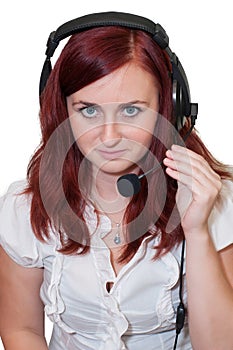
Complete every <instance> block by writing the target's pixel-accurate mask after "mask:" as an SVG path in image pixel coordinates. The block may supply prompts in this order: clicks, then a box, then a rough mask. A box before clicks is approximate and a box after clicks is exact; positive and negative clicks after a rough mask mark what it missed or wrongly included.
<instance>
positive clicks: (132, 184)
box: [117, 174, 141, 197]
mask: <svg viewBox="0 0 233 350" xmlns="http://www.w3.org/2000/svg"><path fill="white" fill-rule="evenodd" d="M117 188H118V191H119V193H120V194H121V195H122V196H123V197H132V196H133V195H135V194H137V193H138V192H139V191H140V188H141V183H140V180H139V178H138V176H137V175H136V174H126V175H123V176H121V177H120V178H119V179H118V180H117Z"/></svg>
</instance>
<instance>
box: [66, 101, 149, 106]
mask: <svg viewBox="0 0 233 350" xmlns="http://www.w3.org/2000/svg"><path fill="white" fill-rule="evenodd" d="M110 103H111V102H110ZM112 103H117V102H112ZM79 104H82V105H84V106H87V107H90V106H100V105H99V104H98V103H95V102H89V101H82V100H80V101H76V102H73V103H72V106H75V105H79ZM103 104H108V103H103ZM133 104H144V105H146V106H147V107H148V106H149V103H148V102H147V101H142V100H134V101H129V102H124V103H121V104H120V105H119V106H120V107H124V106H127V105H133Z"/></svg>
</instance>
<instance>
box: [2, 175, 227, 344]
mask: <svg viewBox="0 0 233 350" xmlns="http://www.w3.org/2000/svg"><path fill="white" fill-rule="evenodd" d="M25 186H26V181H24V180H23V181H18V182H15V183H13V184H12V185H11V186H10V187H9V189H8V191H7V193H6V194H5V196H3V197H2V198H1V199H0V244H1V245H2V247H3V248H4V250H5V251H6V252H7V253H8V255H9V256H10V257H11V258H12V259H13V260H14V261H15V262H16V263H18V264H20V265H22V266H25V267H38V268H44V280H43V283H42V285H41V288H40V297H41V299H42V301H43V303H44V305H45V308H44V309H45V312H46V314H47V316H48V317H49V319H50V320H51V321H52V322H53V323H54V326H53V332H52V337H51V340H50V343H49V349H50V350H75V349H77V350H96V349H98V350H124V349H128V350H142V349H146V350H156V349H157V350H161V349H163V350H171V349H172V347H173V343H174V338H175V319H176V315H175V310H176V308H177V305H178V303H179V295H178V292H179V283H178V282H179V270H180V253H181V246H179V247H178V248H174V249H173V250H172V251H170V252H169V253H167V254H166V255H165V256H163V257H161V258H159V259H158V260H156V261H152V257H153V256H154V253H155V250H154V249H153V246H154V245H155V243H156V241H157V239H158V238H157V239H154V240H153V241H148V237H147V238H145V239H144V240H143V242H142V244H141V246H140V247H139V249H138V251H137V253H136V254H135V255H134V257H133V258H132V259H131V260H130V261H129V262H128V263H127V264H126V265H125V266H124V267H123V268H122V269H121V270H120V272H119V274H118V275H117V276H116V275H115V273H114V270H113V268H112V265H111V262H110V252H109V249H108V248H107V246H106V245H105V243H104V241H103V240H102V238H103V237H104V236H105V235H106V234H107V233H108V232H109V231H110V230H111V223H110V221H109V219H108V218H107V217H106V216H101V218H100V226H99V228H98V229H97V230H96V231H95V228H96V224H97V222H96V215H95V213H94V210H93V208H92V207H89V206H88V207H87V208H86V213H85V220H86V222H87V225H88V227H89V230H90V233H91V249H90V252H89V253H88V254H86V255H77V256H65V255H62V254H61V253H58V252H57V251H56V249H58V248H60V247H61V244H60V240H59V236H58V234H57V233H54V232H52V231H51V239H49V240H47V242H46V243H42V242H40V241H39V240H38V239H37V238H36V237H35V236H34V233H33V231H32V228H31V224H30V196H26V195H21V196H16V195H15V194H16V193H19V192H20V191H22V190H23V189H24V188H25ZM209 228H210V232H211V235H212V237H213V241H214V244H215V247H216V249H217V250H220V249H222V248H224V247H226V246H228V245H230V244H232V243H233V183H232V182H231V181H228V180H224V181H223V189H222V195H221V198H220V200H219V201H218V202H217V204H216V206H215V207H214V209H213V211H212V213H211V216H210V219H209ZM184 275H185V271H184ZM107 282H113V283H114V284H113V287H112V289H111V291H110V292H108V291H107V289H106V284H107ZM184 302H185V304H186V303H187V298H186V287H185V276H184ZM190 349H192V346H191V343H190V338H189V334H188V327H187V320H186V322H185V327H184V329H183V330H182V331H181V334H180V336H179V340H178V346H177V350H190Z"/></svg>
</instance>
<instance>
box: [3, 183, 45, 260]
mask: <svg viewBox="0 0 233 350" xmlns="http://www.w3.org/2000/svg"><path fill="white" fill-rule="evenodd" d="M26 186H27V181H26V180H22V181H16V182H14V183H12V184H11V185H10V186H9V188H8V190H7V192H6V193H5V194H4V196H2V197H1V198H0V245H1V246H2V247H3V249H4V250H5V251H6V252H7V254H8V255H9V256H10V257H11V258H12V259H13V260H14V261H15V262H17V263H19V264H20V265H23V266H28V267H42V261H41V260H40V252H39V250H40V245H39V241H38V240H37V239H36V237H35V235H34V232H33V231H32V227H31V224H30V208H31V205H30V203H31V196H29V195H26V194H22V192H23V191H24V190H25V188H26Z"/></svg>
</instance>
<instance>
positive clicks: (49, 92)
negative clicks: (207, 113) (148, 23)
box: [24, 26, 232, 262]
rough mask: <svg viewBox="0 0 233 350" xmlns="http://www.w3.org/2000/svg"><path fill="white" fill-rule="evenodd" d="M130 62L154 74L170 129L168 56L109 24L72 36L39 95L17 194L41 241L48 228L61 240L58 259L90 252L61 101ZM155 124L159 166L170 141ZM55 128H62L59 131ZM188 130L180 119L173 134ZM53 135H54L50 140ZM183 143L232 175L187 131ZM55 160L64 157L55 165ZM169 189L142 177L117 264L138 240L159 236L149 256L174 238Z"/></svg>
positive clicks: (172, 186)
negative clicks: (35, 139) (33, 146)
mask: <svg viewBox="0 0 233 350" xmlns="http://www.w3.org/2000/svg"><path fill="white" fill-rule="evenodd" d="M130 62H133V63H136V64H137V65H138V66H140V67H141V68H143V69H144V70H146V71H147V72H149V73H150V74H152V75H153V76H154V78H155V80H156V84H157V87H158V88H159V96H160V97H159V113H160V115H162V116H163V120H166V121H167V125H170V124H172V125H174V123H175V121H174V117H173V103H172V83H171V65H170V61H169V58H168V56H167V54H166V52H165V51H163V50H162V49H161V48H160V47H159V46H158V45H157V44H156V43H155V42H154V41H153V39H152V38H151V37H150V36H149V35H148V34H146V33H145V32H143V31H140V30H131V29H128V28H123V27H117V26H109V27H102V28H95V29H90V30H87V31H83V32H81V33H78V34H75V35H73V36H72V37H71V38H70V39H69V41H68V42H67V44H66V46H65V47H64V49H63V50H62V53H61V54H60V57H59V58H58V60H57V62H56V64H55V66H54V68H53V70H52V72H51V75H50V77H49V80H48V82H47V85H46V88H45V90H44V92H43V94H42V96H41V109H40V123H41V133H42V137H41V142H40V145H39V147H38V148H37V150H36V151H35V153H34V154H33V156H32V158H31V160H30V162H29V165H28V169H27V180H28V185H27V188H26V189H25V191H24V193H26V194H31V199H32V200H31V225H32V228H33V231H34V233H35V235H36V237H37V238H38V239H39V240H41V241H42V242H45V241H46V238H49V237H50V235H51V234H52V232H53V233H54V232H55V231H56V232H57V233H59V237H60V240H61V242H62V247H61V249H60V250H59V251H60V252H61V253H63V254H67V255H74V254H85V253H87V252H88V251H89V249H90V233H89V230H88V227H87V225H86V223H85V215H84V213H85V207H86V205H87V204H88V198H87V197H86V196H85V194H84V192H83V191H82V189H81V188H80V181H79V179H80V176H79V175H80V174H79V172H80V167H81V163H82V162H83V160H84V157H83V155H82V153H81V152H80V150H79V149H78V146H77V144H76V142H75V140H74V136H73V133H72V130H71V127H70V124H69V123H68V122H66V121H67V120H68V113H67V106H66V97H67V96H69V95H71V94H73V93H75V92H76V91H78V90H80V89H82V88H83V87H85V86H87V85H88V84H91V83H93V82H95V81H97V80H98V79H100V78H102V77H104V76H106V75H108V74H110V73H112V72H113V71H114V70H116V69H118V68H120V67H122V66H123V65H125V64H126V63H130ZM157 124H158V125H156V128H157V130H159V135H160V137H156V135H155V136H153V139H152V143H151V146H150V154H152V155H154V158H156V159H157V160H158V162H160V161H162V159H163V158H164V157H165V152H166V149H167V144H170V145H171V144H172V143H173V142H174V140H173V136H172V132H170V131H169V128H167V127H166V123H164V122H163V123H157ZM61 125H62V126H63V127H62V128H59V127H61ZM189 127H190V122H189V121H188V120H187V121H186V124H185V126H184V128H183V129H182V130H181V132H180V136H181V137H182V136H184V135H185V134H186V133H187V131H188V130H189ZM170 130H171V128H170ZM55 133H56V138H53V136H54V134H55ZM51 139H53V142H52V143H51ZM49 143H50V148H49V147H48V145H49ZM165 145H166V146H165ZM186 146H187V147H188V148H189V149H191V150H193V151H195V152H196V153H198V154H200V155H202V156H203V157H204V158H205V159H206V160H207V161H208V163H209V164H210V166H211V167H212V168H213V169H214V171H216V172H217V173H218V174H219V175H220V176H221V177H222V178H232V175H231V172H230V168H228V167H227V166H225V165H223V164H222V163H220V162H219V161H217V160H216V159H215V158H214V157H213V156H212V155H211V153H210V152H209V151H208V149H207V148H206V147H205V145H204V144H203V142H202V141H201V139H200V138H199V137H198V134H197V131H196V130H195V129H194V130H193V131H192V133H191V135H190V136H189V138H188V139H187V141H186ZM48 149H49V152H48ZM61 158H64V161H63V162H62V167H61V165H60V163H61V161H60V160H61ZM152 158H153V157H146V158H145V159H143V164H144V169H149V168H150V167H151V166H153V165H154V164H153V159H152ZM42 163H43V166H42ZM87 166H88V165H87ZM161 168H163V166H161ZM81 178H82V179H83V176H81ZM83 181H84V179H83ZM84 182H85V181H84ZM161 184H162V185H161ZM86 185H88V184H86ZM176 191H177V183H176V181H175V180H173V179H171V178H170V177H169V176H168V175H166V173H165V172H164V171H157V172H155V173H154V174H152V175H150V177H149V179H146V178H143V180H142V181H141V191H140V192H139V193H138V194H137V195H135V196H133V197H132V198H131V200H130V203H129V204H128V206H127V209H126V212H125V215H124V223H125V224H127V235H128V244H127V245H126V246H125V247H124V249H123V250H122V254H121V256H120V258H119V262H124V261H125V262H126V261H128V260H130V258H131V257H132V256H133V255H134V254H135V252H136V251H137V249H138V247H139V246H140V243H141V241H142V239H143V238H144V237H145V236H146V235H149V234H150V235H151V234H152V237H154V236H158V238H159V239H158V244H157V245H156V247H155V258H157V257H159V256H161V255H162V254H165V253H166V252H168V251H169V250H171V249H172V248H173V247H174V246H175V245H178V244H179V243H180V242H181V241H182V239H183V230H182V227H181V225H180V224H179V213H178V210H177V208H176V204H175V196H176ZM160 199H161V200H160ZM145 207H146V210H145ZM172 218H173V219H172ZM174 218H175V219H174ZM177 218H178V219H177ZM168 224H169V225H168ZM168 226H169V228H168ZM54 230H55V231H54Z"/></svg>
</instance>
